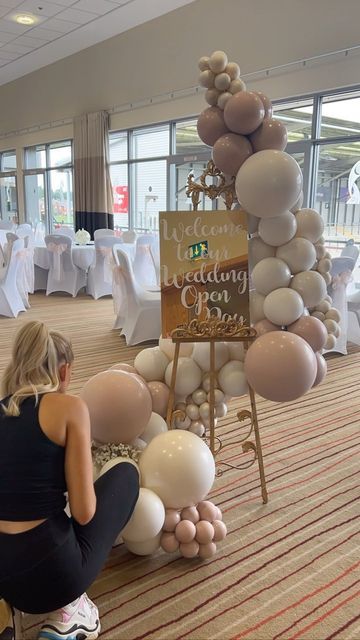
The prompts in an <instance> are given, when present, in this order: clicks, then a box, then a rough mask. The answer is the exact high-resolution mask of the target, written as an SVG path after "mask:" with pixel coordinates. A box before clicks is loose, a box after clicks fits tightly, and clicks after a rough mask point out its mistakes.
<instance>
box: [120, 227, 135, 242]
mask: <svg viewBox="0 0 360 640" xmlns="http://www.w3.org/2000/svg"><path fill="white" fill-rule="evenodd" d="M121 237H122V240H123V242H130V243H131V244H134V243H135V240H136V232H135V231H133V230H132V229H128V231H124V232H123V234H122V236H121Z"/></svg>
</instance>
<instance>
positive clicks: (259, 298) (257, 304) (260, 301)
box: [249, 291, 265, 324]
mask: <svg viewBox="0 0 360 640" xmlns="http://www.w3.org/2000/svg"><path fill="white" fill-rule="evenodd" d="M249 299H250V320H251V324H256V323H257V322H259V320H263V319H264V318H265V313H264V302H265V296H263V295H262V294H261V293H257V291H250V296H249Z"/></svg>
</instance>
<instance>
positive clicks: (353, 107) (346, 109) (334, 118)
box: [320, 93, 360, 138]
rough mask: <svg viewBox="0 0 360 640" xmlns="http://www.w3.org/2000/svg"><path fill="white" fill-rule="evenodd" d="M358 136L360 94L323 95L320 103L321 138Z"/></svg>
mask: <svg viewBox="0 0 360 640" xmlns="http://www.w3.org/2000/svg"><path fill="white" fill-rule="evenodd" d="M348 136H360V95H356V94H355V95H354V94H351V93H350V94H349V93H347V94H343V95H340V96H337V97H336V98H334V96H324V98H323V99H322V104H321V132H320V137H321V138H339V137H341V138H344V137H348Z"/></svg>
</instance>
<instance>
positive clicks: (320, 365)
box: [313, 353, 327, 387]
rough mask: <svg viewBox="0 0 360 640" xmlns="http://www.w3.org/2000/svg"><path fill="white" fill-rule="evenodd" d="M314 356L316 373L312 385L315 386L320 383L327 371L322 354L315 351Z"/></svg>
mask: <svg viewBox="0 0 360 640" xmlns="http://www.w3.org/2000/svg"><path fill="white" fill-rule="evenodd" d="M315 356H316V364H317V373H316V378H315V381H314V384H313V387H317V386H318V384H320V383H321V382H322V381H323V379H324V378H325V376H326V372H327V362H326V360H325V358H324V356H322V355H321V353H315Z"/></svg>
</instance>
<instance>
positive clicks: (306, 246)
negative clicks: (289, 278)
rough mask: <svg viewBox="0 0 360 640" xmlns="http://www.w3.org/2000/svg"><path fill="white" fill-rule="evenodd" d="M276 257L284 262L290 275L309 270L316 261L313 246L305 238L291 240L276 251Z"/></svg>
mask: <svg viewBox="0 0 360 640" xmlns="http://www.w3.org/2000/svg"><path fill="white" fill-rule="evenodd" d="M276 257H277V258H281V260H284V262H286V264H287V265H288V266H289V268H290V271H291V273H293V274H295V273H300V271H307V270H308V269H311V267H312V266H313V264H314V262H315V260H316V251H315V247H314V245H313V244H312V243H311V242H310V241H309V240H306V239H305V238H293V239H292V240H290V242H287V244H284V245H283V246H282V247H278V248H277V250H276Z"/></svg>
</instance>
